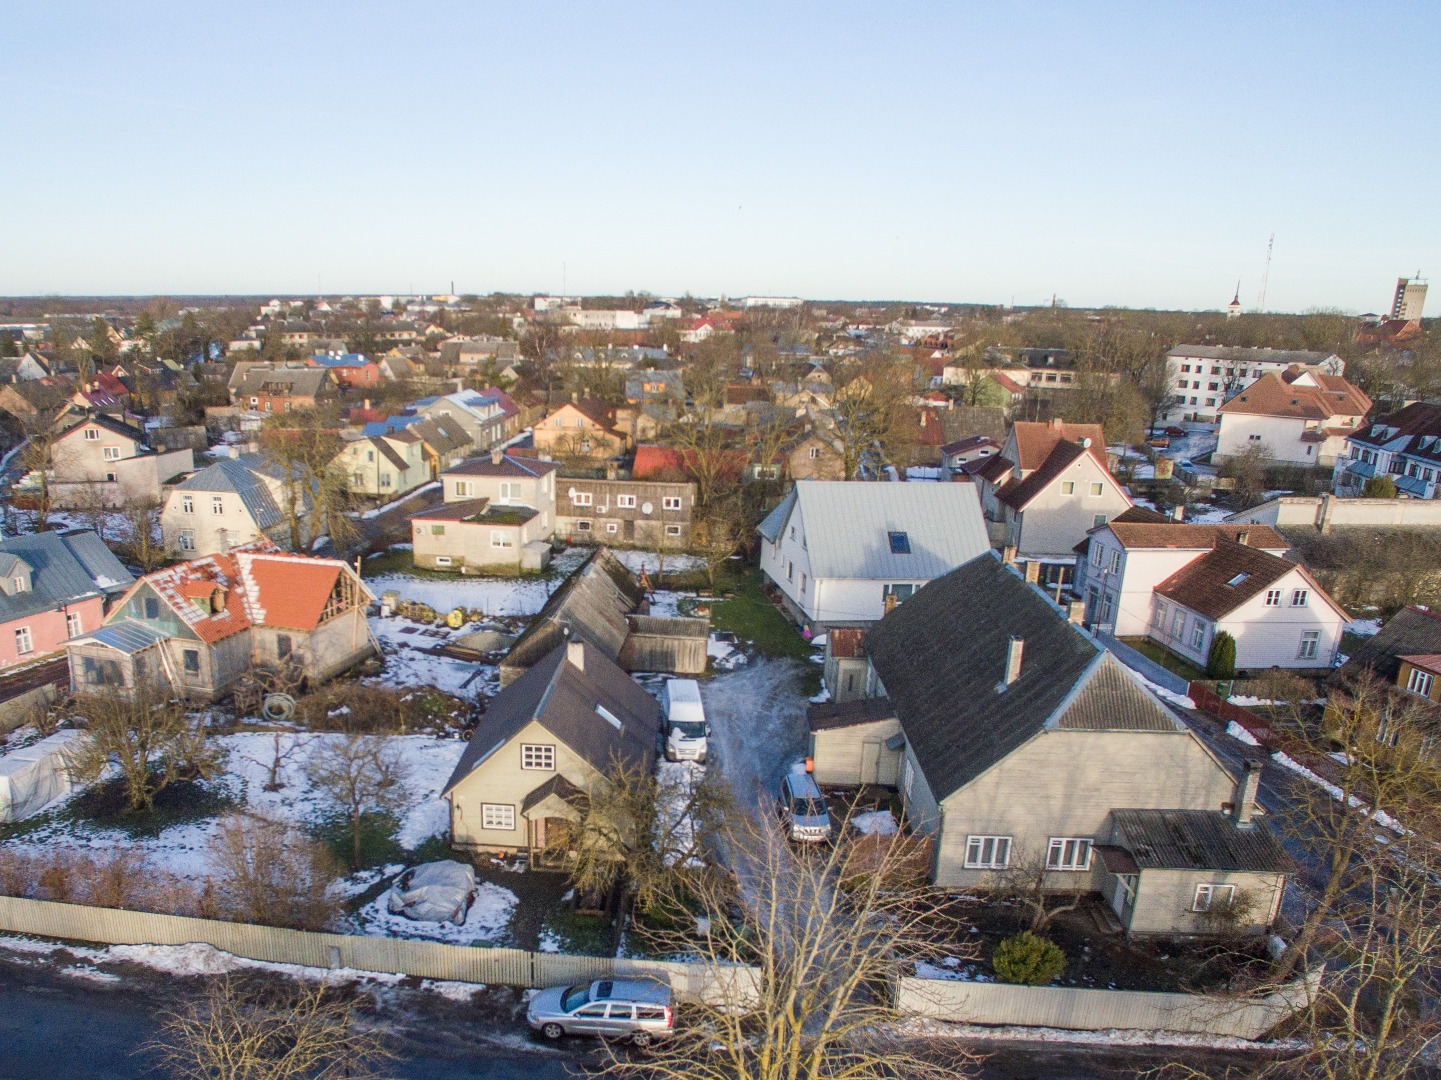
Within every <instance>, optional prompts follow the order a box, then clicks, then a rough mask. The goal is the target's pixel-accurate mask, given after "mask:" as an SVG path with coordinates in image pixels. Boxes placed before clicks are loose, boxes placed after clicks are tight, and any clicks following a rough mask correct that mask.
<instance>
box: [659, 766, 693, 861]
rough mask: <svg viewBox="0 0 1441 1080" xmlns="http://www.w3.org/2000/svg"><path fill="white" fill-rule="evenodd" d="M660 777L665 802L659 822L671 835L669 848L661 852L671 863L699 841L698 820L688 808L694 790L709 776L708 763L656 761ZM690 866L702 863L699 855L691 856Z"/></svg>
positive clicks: (662, 802) (662, 801) (664, 832)
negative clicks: (706, 772) (706, 768)
mask: <svg viewBox="0 0 1441 1080" xmlns="http://www.w3.org/2000/svg"><path fill="white" fill-rule="evenodd" d="M656 779H657V780H658V781H659V783H660V790H661V796H662V798H661V802H660V806H659V807H658V810H657V818H658V820H657V822H656V824H657V826H658V827H659V829H660V830H661V833H662V834H663V835H665V836H667V837H668V838H669V843H668V844H667V845H666V846H667V847H668V848H669V850H668V851H663V852H662V853H661V856H662V858H663V859H664V861H665V864H666V865H667V866H673V865H674V864H675V862H676V860H677V859H679V858H680V854H681V852H683V851H689V850H690V849H691V847H692V846H693V845H694V843H695V822H694V821H693V820H692V819H691V816H690V814H689V813H688V812H687V809H686V808H687V806H688V804H689V803H690V799H691V794H692V792H694V791H695V789H696V787H697V786H698V785H699V784H700V783H701V782H702V781H704V780H705V766H704V765H701V764H699V763H698V762H695V761H667V760H666V759H665V758H661V760H660V761H659V762H657V763H656ZM687 865H689V866H700V865H701V861H700V860H699V859H698V858H695V857H691V858H690V859H689V860H687Z"/></svg>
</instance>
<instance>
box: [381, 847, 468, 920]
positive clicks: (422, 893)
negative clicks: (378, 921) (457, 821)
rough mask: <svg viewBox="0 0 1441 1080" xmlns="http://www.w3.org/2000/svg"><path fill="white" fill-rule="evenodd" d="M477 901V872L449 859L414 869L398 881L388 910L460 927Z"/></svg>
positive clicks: (418, 918)
mask: <svg viewBox="0 0 1441 1080" xmlns="http://www.w3.org/2000/svg"><path fill="white" fill-rule="evenodd" d="M474 899H475V868H474V867H472V866H469V865H467V864H466V863H458V862H454V861H452V860H450V859H445V860H442V861H441V862H432V863H422V864H421V865H420V866H414V867H411V868H410V869H409V870H407V871H406V872H405V873H403V874H401V875H400V877H398V878H396V879H395V885H394V886H392V887H391V890H390V899H389V900H388V901H387V902H386V906H387V907H388V908H390V912H391V914H392V915H404V916H405V917H406V918H407V919H416V920H418V921H420V922H452V923H455V924H456V925H457V926H459V925H460V924H461V923H463V922H465V914H466V912H467V911H468V910H470V904H471V901H472V900H474Z"/></svg>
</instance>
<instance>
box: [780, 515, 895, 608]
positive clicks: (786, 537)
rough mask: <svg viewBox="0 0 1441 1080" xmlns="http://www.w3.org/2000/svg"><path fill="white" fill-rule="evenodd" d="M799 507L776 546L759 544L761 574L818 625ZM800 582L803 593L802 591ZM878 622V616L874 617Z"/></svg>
mask: <svg viewBox="0 0 1441 1080" xmlns="http://www.w3.org/2000/svg"><path fill="white" fill-rule="evenodd" d="M803 517H804V514H803V513H802V511H801V506H800V503H799V502H797V503H796V505H795V506H794V507H793V508H792V509H791V514H790V518H789V519H788V520H787V521H786V523H785V526H784V527H783V528H782V530H781V534H780V536H779V537H777V539H776V542H775V543H774V544H772V543H771V542H770V541H768V540H765V539H762V540H761V556H760V564H761V571H762V572H763V573H764V574H765V576H766V577H768V578H769V579H770V580H771V581H772V582H773V583H774V584H775V586H776V588H778V589H780V591H781V592H782V593H784V594H785V595H786V596H787V597H788V598H789V599H790V601H791V603H792V604H793V605H795V608H796V610H798V611H800V612H801V613H802V614H803V616H804V618H805V619H806V621H807V622H811V623H814V622H816V621H817V610H816V593H815V590H814V589H812V588H811V587H810V570H811V561H810V556H809V554H807V552H806V549H805V544H804V539H805V522H804V521H803V520H802V519H803ZM802 578H804V580H805V582H806V589H805V591H804V592H803V591H802V589H801V582H802ZM875 617H876V618H879V616H875Z"/></svg>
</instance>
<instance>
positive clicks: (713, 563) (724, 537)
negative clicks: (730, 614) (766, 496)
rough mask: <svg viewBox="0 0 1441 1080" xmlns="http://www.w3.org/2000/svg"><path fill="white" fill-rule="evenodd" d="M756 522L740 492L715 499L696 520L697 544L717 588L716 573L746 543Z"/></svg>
mask: <svg viewBox="0 0 1441 1080" xmlns="http://www.w3.org/2000/svg"><path fill="white" fill-rule="evenodd" d="M754 524H755V521H754V517H753V515H752V514H751V513H750V511H749V510H748V509H747V506H746V502H745V500H744V498H743V497H742V495H741V493H740V492H735V493H732V494H728V495H726V496H724V497H721V498H715V499H712V500H711V502H710V503H708V504H707V505H706V507H705V510H704V512H703V517H702V518H701V520H700V521H698V522H696V523H695V526H694V528H695V546H696V547H697V548H699V549H700V552H701V555H702V556H703V557H704V559H705V568H706V579H707V580H708V581H709V582H710V587H711V588H712V589H714V588H715V587H716V574H717V573H718V572H719V571H720V568H721V567H722V566H724V565H725V563H726V560H727V559H729V558H730V557H731V556H732V555H734V554H735V553H736V552H738V551H740V549H741V548H742V547H743V546H744V544H745V542H746V540H747V539H748V538H749V536H750V534H751V529H752V528H753V527H754Z"/></svg>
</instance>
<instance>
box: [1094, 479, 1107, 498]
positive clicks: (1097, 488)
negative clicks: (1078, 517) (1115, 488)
mask: <svg viewBox="0 0 1441 1080" xmlns="http://www.w3.org/2000/svg"><path fill="white" fill-rule="evenodd" d="M1105 490H1106V486H1105V485H1104V484H1102V483H1099V482H1097V483H1094V484H1092V485H1091V494H1092V495H1099V494H1101V493H1102V492H1103V491H1105Z"/></svg>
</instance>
